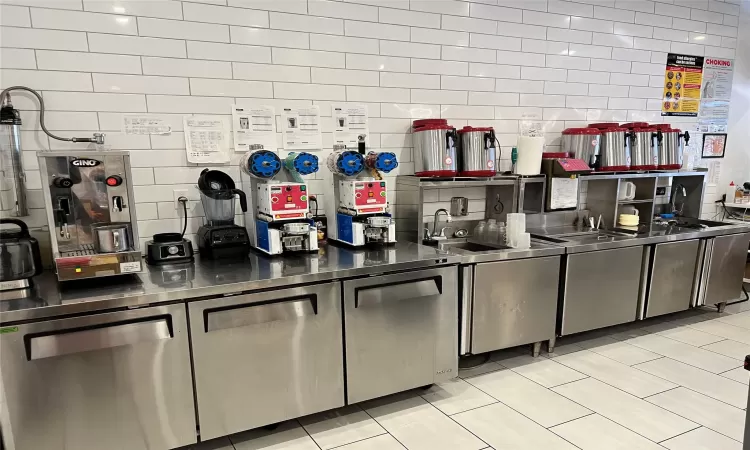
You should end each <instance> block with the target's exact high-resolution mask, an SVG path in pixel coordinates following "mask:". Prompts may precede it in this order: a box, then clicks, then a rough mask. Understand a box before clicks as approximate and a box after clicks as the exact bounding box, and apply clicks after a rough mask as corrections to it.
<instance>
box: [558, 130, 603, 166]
mask: <svg viewBox="0 0 750 450" xmlns="http://www.w3.org/2000/svg"><path fill="white" fill-rule="evenodd" d="M600 139H601V136H600V135H598V134H563V135H562V141H561V143H562V151H563V152H566V153H568V154H571V155H573V157H574V158H578V159H582V160H583V161H584V162H585V163H586V164H589V165H591V164H592V163H594V162H596V157H597V156H599V140H600Z"/></svg>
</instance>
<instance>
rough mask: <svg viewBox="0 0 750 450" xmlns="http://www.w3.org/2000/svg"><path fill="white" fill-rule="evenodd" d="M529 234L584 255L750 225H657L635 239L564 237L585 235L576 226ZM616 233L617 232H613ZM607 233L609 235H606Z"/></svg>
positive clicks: (749, 229) (719, 233)
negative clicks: (696, 227) (693, 226)
mask: <svg viewBox="0 0 750 450" xmlns="http://www.w3.org/2000/svg"><path fill="white" fill-rule="evenodd" d="M526 231H528V232H529V233H531V235H532V237H536V238H539V239H544V238H552V240H559V241H563V242H552V243H557V245H561V246H563V247H565V252H566V253H583V252H591V251H596V250H608V249H615V248H623V247H634V246H637V245H651V244H660V243H664V242H674V241H686V240H690V239H706V238H710V237H715V236H723V235H727V234H740V233H750V224H748V225H739V224H726V225H721V226H713V227H708V228H704V229H695V228H683V227H676V226H673V227H669V226H668V225H660V224H654V225H651V226H650V227H648V228H643V227H641V228H639V230H638V232H636V233H635V234H633V235H629V236H628V235H619V234H617V235H607V234H602V235H598V236H597V235H596V234H594V233H592V235H591V236H584V237H574V238H568V237H565V236H564V235H566V234H570V233H576V232H578V233H583V232H584V230H583V229H581V228H576V227H572V226H568V227H551V228H529V229H527V230H526ZM613 231H614V230H613ZM605 232H606V231H605Z"/></svg>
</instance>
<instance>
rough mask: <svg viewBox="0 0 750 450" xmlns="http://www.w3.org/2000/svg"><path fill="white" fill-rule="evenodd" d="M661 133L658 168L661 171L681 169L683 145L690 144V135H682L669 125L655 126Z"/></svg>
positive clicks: (686, 133)
mask: <svg viewBox="0 0 750 450" xmlns="http://www.w3.org/2000/svg"><path fill="white" fill-rule="evenodd" d="M655 126H656V128H657V129H658V130H659V132H660V133H661V145H660V146H659V153H658V156H659V159H658V168H659V169H661V170H678V169H681V168H682V153H683V151H684V150H685V144H687V143H688V142H690V133H688V132H687V131H685V133H682V132H681V131H680V130H679V129H675V128H672V127H671V126H670V125H669V124H659V125H655Z"/></svg>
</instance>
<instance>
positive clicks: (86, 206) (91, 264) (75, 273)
mask: <svg viewBox="0 0 750 450" xmlns="http://www.w3.org/2000/svg"><path fill="white" fill-rule="evenodd" d="M38 156H39V171H40V173H41V177H42V185H44V188H43V189H42V191H43V192H44V203H45V206H46V210H47V222H48V224H49V229H50V236H51V245H52V256H53V259H54V261H55V268H56V271H57V278H58V279H59V280H60V281H66V280H76V279H82V278H94V277H105V276H111V275H121V274H128V273H135V272H140V271H141V250H140V248H139V241H138V226H137V224H138V222H137V220H136V216H135V196H134V195H133V186H132V184H131V181H130V180H131V179H132V177H131V172H130V156H129V154H128V152H124V151H106V152H94V151H81V152H68V151H65V152H62V151H61V152H43V153H42V152H40V153H39V154H38Z"/></svg>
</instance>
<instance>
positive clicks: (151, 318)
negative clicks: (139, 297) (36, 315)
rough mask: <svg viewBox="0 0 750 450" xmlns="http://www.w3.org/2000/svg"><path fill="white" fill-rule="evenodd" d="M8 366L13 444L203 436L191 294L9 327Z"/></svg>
mask: <svg viewBox="0 0 750 450" xmlns="http://www.w3.org/2000/svg"><path fill="white" fill-rule="evenodd" d="M0 371H1V373H2V385H3V387H4V392H5V399H6V402H7V403H6V408H3V411H2V414H3V415H4V417H3V424H4V425H6V426H7V424H9V425H10V426H9V429H4V430H3V434H4V436H5V438H7V439H8V442H6V444H9V447H8V448H14V449H15V450H42V449H44V450H70V449H81V450H84V449H111V448H118V449H128V450H131V449H133V450H167V449H172V448H175V447H182V446H184V445H188V444H193V443H195V442H196V440H197V439H196V427H195V409H194V401H193V386H192V384H193V383H192V381H193V380H192V377H191V374H190V351H189V345H188V330H187V321H186V317H185V305H184V304H177V305H169V306H158V307H149V308H143V309H137V310H132V311H120V312H113V313H103V314H95V315H90V316H85V317H76V318H69V319H60V320H51V321H45V322H37V323H30V324H24V325H19V326H18V327H17V330H16V329H15V327H6V328H4V329H3V333H1V334H0ZM10 442H12V443H13V444H14V445H12V444H10Z"/></svg>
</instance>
